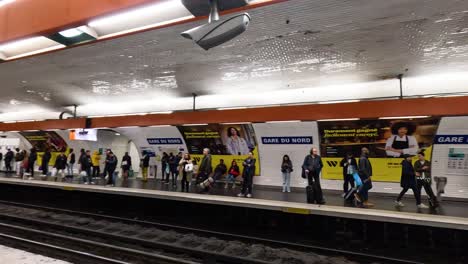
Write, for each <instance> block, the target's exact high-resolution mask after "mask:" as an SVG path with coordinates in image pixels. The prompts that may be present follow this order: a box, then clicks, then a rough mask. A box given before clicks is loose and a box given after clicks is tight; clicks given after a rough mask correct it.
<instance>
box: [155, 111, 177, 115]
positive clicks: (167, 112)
mask: <svg viewBox="0 0 468 264" xmlns="http://www.w3.org/2000/svg"><path fill="white" fill-rule="evenodd" d="M172 113H174V111H160V112H151V113H150V114H152V115H168V114H172Z"/></svg>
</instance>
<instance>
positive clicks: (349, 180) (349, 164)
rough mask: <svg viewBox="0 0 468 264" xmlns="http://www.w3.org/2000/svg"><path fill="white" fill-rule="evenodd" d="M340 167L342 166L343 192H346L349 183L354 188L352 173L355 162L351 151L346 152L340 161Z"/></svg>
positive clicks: (354, 169)
mask: <svg viewBox="0 0 468 264" xmlns="http://www.w3.org/2000/svg"><path fill="white" fill-rule="evenodd" d="M340 167H343V193H344V194H346V193H348V190H349V185H351V188H354V178H353V173H354V172H356V171H357V168H358V166H357V162H356V159H355V158H354V157H353V154H352V153H348V154H346V157H344V158H343V159H342V160H341V161H340Z"/></svg>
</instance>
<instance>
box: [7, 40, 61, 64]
mask: <svg viewBox="0 0 468 264" xmlns="http://www.w3.org/2000/svg"><path fill="white" fill-rule="evenodd" d="M65 47H66V46H65V45H62V44H58V45H56V46H52V47H48V48H45V49H39V50H34V51H31V52H26V53H23V54H18V55H16V56H12V57H8V58H7V60H14V59H18V58H22V57H26V56H31V55H36V54H39V53H44V52H48V51H52V50H57V49H62V48H65Z"/></svg>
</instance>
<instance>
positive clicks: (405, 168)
mask: <svg viewBox="0 0 468 264" xmlns="http://www.w3.org/2000/svg"><path fill="white" fill-rule="evenodd" d="M411 159H412V157H411V155H406V154H405V155H403V161H402V162H401V180H400V185H401V187H402V188H403V190H401V192H400V195H398V197H397V199H396V201H395V205H396V206H400V207H402V206H405V205H404V204H403V203H402V202H401V199H402V198H403V195H405V193H406V192H407V191H408V189H411V190H413V194H414V198H416V205H417V206H418V208H419V209H425V208H428V207H427V206H426V205H425V204H423V203H421V193H420V192H419V190H418V187H417V183H416V175H415V172H414V168H413V164H412V163H411Z"/></svg>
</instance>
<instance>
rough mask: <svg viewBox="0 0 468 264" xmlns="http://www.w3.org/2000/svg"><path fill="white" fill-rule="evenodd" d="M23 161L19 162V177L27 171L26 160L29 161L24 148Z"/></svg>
mask: <svg viewBox="0 0 468 264" xmlns="http://www.w3.org/2000/svg"><path fill="white" fill-rule="evenodd" d="M23 157H24V158H23V162H22V164H21V177H22V178H23V179H24V174H25V173H24V172H26V171H28V162H29V155H28V152H27V151H26V150H23Z"/></svg>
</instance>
